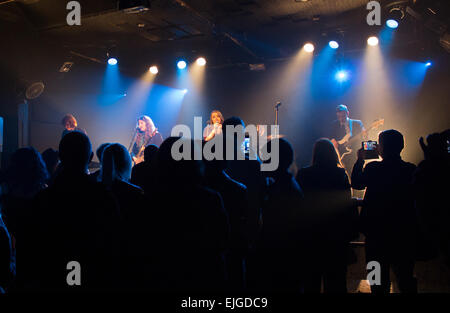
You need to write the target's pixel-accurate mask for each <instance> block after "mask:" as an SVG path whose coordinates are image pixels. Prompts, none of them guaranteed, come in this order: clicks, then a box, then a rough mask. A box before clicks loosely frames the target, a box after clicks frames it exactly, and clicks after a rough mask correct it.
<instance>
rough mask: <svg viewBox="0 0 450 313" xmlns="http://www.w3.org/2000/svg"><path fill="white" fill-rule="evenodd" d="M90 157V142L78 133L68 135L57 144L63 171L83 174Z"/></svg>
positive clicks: (86, 137)
mask: <svg viewBox="0 0 450 313" xmlns="http://www.w3.org/2000/svg"><path fill="white" fill-rule="evenodd" d="M92 156H93V153H92V146H91V141H90V140H89V138H88V136H86V135H85V134H83V133H81V132H79V131H74V132H70V133H68V134H67V135H65V136H64V137H63V138H62V139H61V141H60V143H59V158H60V159H61V165H62V166H63V168H64V169H65V170H74V171H84V172H85V171H86V170H87V166H88V164H89V162H90V161H91V159H92Z"/></svg>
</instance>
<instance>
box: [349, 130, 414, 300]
mask: <svg viewBox="0 0 450 313" xmlns="http://www.w3.org/2000/svg"><path fill="white" fill-rule="evenodd" d="M378 142H379V145H378V146H377V148H378V152H379V155H380V156H381V158H382V159H383V160H382V161H374V162H371V163H368V164H367V165H366V167H365V168H363V166H364V150H363V149H360V150H359V151H358V160H357V161H356V163H355V165H354V167H353V172H352V179H351V181H352V187H353V188H355V189H359V190H362V189H364V188H367V189H366V193H365V195H364V204H363V209H362V211H361V225H362V229H361V230H362V232H363V233H364V235H365V236H366V263H368V262H371V261H376V262H378V263H379V264H380V265H381V285H373V286H371V291H372V292H373V293H389V287H390V281H391V280H390V275H389V272H390V267H392V270H393V271H394V273H395V275H396V278H397V282H398V288H399V290H400V291H401V292H409V293H414V292H417V283H416V280H415V278H414V276H413V270H414V263H415V254H416V251H415V247H416V240H415V237H416V234H417V214H416V211H415V207H414V195H413V189H412V178H413V174H414V171H415V169H416V166H415V165H414V164H411V163H408V162H405V161H403V160H402V158H401V156H400V153H401V151H402V150H403V147H404V140H403V135H402V134H401V133H400V132H399V131H397V130H394V129H390V130H385V131H383V132H381V133H380V135H379V136H378Z"/></svg>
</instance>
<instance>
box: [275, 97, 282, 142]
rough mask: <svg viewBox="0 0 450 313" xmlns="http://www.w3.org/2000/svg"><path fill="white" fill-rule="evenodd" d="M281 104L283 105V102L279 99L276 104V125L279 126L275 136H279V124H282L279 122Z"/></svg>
mask: <svg viewBox="0 0 450 313" xmlns="http://www.w3.org/2000/svg"><path fill="white" fill-rule="evenodd" d="M280 106H281V102H280V101H277V103H276V104H275V125H277V126H278V127H277V133H276V134H275V136H274V137H275V138H278V132H279V126H280V124H279V122H278V110H279V108H280Z"/></svg>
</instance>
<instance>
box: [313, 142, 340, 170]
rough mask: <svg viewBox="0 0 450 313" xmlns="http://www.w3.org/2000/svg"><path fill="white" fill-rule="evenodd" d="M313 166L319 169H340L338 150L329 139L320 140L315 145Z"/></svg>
mask: <svg viewBox="0 0 450 313" xmlns="http://www.w3.org/2000/svg"><path fill="white" fill-rule="evenodd" d="M312 165H313V166H318V167H340V162H339V157H338V154H337V152H336V149H335V148H334V145H333V143H332V142H331V141H330V140H329V139H328V138H320V139H318V140H317V141H316V142H315V143H314V147H313V155H312Z"/></svg>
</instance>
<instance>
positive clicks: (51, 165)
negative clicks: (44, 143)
mask: <svg viewBox="0 0 450 313" xmlns="http://www.w3.org/2000/svg"><path fill="white" fill-rule="evenodd" d="M42 159H43V160H44V163H45V165H46V167H47V171H48V173H49V174H50V175H52V174H53V173H54V172H55V170H56V166H57V165H58V162H59V157H58V151H56V150H55V149H52V148H48V149H46V150H45V151H44V152H42Z"/></svg>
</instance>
